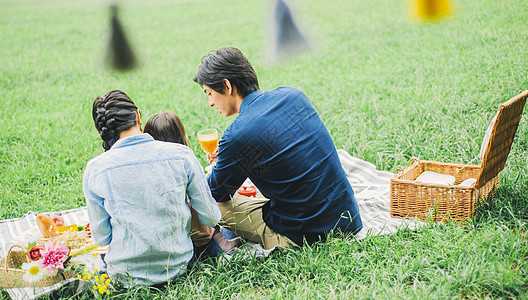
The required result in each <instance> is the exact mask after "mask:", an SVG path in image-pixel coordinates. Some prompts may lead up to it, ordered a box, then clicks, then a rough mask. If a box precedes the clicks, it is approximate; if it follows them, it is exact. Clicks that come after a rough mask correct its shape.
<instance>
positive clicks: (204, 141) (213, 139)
mask: <svg viewBox="0 0 528 300" xmlns="http://www.w3.org/2000/svg"><path fill="white" fill-rule="evenodd" d="M198 142H199V143H200V147H202V149H203V150H204V151H205V153H208V154H213V153H215V151H216V148H218V131H216V129H213V128H210V129H204V130H200V131H199V132H198Z"/></svg>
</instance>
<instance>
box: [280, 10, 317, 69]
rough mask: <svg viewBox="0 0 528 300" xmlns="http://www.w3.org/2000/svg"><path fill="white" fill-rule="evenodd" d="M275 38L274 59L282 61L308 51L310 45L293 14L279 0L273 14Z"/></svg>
mask: <svg viewBox="0 0 528 300" xmlns="http://www.w3.org/2000/svg"><path fill="white" fill-rule="evenodd" d="M273 27H274V36H273V39H274V41H273V44H274V47H273V49H272V52H273V53H272V58H273V59H274V60H275V59H280V58H283V57H285V56H289V55H292V54H297V53H299V52H302V51H304V50H308V49H309V48H310V45H309V44H308V41H307V39H306V38H305V37H304V35H303V34H302V33H301V31H300V29H299V26H298V25H297V24H296V22H295V20H294V18H293V15H292V12H291V10H290V8H289V7H288V5H287V4H286V3H285V2H284V1H283V0H278V1H277V3H276V5H275V9H274V13H273Z"/></svg>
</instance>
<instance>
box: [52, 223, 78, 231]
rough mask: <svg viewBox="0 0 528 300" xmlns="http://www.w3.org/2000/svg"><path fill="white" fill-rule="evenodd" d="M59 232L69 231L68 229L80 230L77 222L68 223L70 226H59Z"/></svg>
mask: <svg viewBox="0 0 528 300" xmlns="http://www.w3.org/2000/svg"><path fill="white" fill-rule="evenodd" d="M57 231H58V232H63V233H64V232H68V231H79V229H78V227H77V225H76V224H73V225H68V226H57Z"/></svg>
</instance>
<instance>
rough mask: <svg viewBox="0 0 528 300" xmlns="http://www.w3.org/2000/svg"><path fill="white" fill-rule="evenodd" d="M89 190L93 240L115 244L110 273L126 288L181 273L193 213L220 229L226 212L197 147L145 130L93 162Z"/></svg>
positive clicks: (187, 252) (109, 254)
mask: <svg viewBox="0 0 528 300" xmlns="http://www.w3.org/2000/svg"><path fill="white" fill-rule="evenodd" d="M83 190H84V194H85V196H86V202H87V206H88V215H89V218H90V228H91V231H92V236H93V239H94V241H95V242H96V243H97V244H99V245H100V246H105V245H109V248H108V252H107V254H106V257H105V260H106V262H107V264H108V273H109V275H110V277H114V279H121V280H123V281H124V283H125V285H127V286H128V284H127V283H126V281H127V278H126V277H124V276H122V275H123V274H129V275H130V276H131V279H132V280H133V281H135V282H138V283H145V284H155V283H159V282H163V281H167V280H168V279H170V278H171V277H173V276H176V275H179V274H181V273H183V272H184V271H185V269H186V267H187V264H188V262H189V261H190V259H191V258H192V255H193V244H192V241H191V238H190V237H189V230H190V224H191V212H190V209H189V206H188V204H187V201H186V196H188V197H189V200H190V202H191V204H192V206H193V207H194V208H195V209H196V211H197V212H198V216H199V218H200V221H201V222H202V223H203V224H205V225H208V226H215V225H216V224H217V223H218V221H219V220H220V218H221V213H220V210H219V208H218V205H217V204H216V202H215V200H214V199H213V198H212V196H211V192H210V190H209V186H208V184H207V181H206V179H205V174H204V171H203V169H202V167H201V166H200V164H199V162H198V160H197V159H196V157H195V156H194V153H193V152H192V150H191V149H190V148H188V147H186V146H184V145H180V144H176V143H167V142H161V141H155V140H154V139H153V138H152V137H151V136H150V135H149V134H146V133H143V134H138V135H134V136H130V137H126V138H123V139H121V140H119V141H117V143H115V144H114V145H113V147H112V148H111V149H110V150H108V151H107V152H105V153H103V154H101V155H99V156H97V157H95V158H94V159H92V160H91V161H90V162H89V163H88V165H87V167H86V170H85V173H84V179H83Z"/></svg>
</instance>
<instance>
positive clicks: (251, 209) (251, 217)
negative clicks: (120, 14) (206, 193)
mask: <svg viewBox="0 0 528 300" xmlns="http://www.w3.org/2000/svg"><path fill="white" fill-rule="evenodd" d="M268 201H269V199H266V198H252V197H245V196H242V195H240V194H238V193H235V195H234V196H233V198H232V199H231V200H230V201H226V202H218V207H220V211H221V212H222V220H221V221H220V223H219V224H220V225H221V226H223V227H225V228H226V229H228V230H230V231H232V232H234V233H236V234H238V235H240V236H242V237H243V238H245V239H247V240H250V241H252V242H255V243H262V245H263V247H264V249H271V248H273V247H275V246H281V247H284V248H289V247H296V246H297V245H296V244H295V243H294V242H293V241H292V240H290V239H289V238H287V237H285V236H283V235H281V234H278V233H276V232H275V231H273V230H272V229H271V228H269V227H268V225H266V223H265V222H264V220H263V219H262V206H263V205H264V203H266V202H268Z"/></svg>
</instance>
